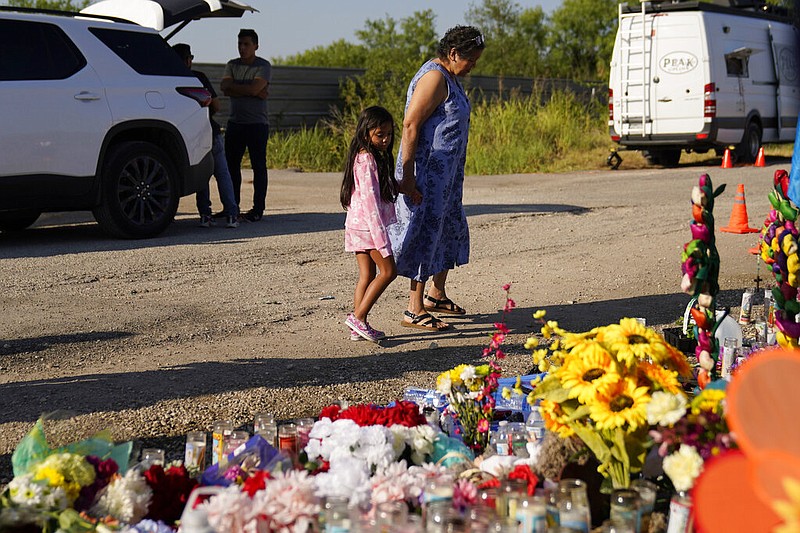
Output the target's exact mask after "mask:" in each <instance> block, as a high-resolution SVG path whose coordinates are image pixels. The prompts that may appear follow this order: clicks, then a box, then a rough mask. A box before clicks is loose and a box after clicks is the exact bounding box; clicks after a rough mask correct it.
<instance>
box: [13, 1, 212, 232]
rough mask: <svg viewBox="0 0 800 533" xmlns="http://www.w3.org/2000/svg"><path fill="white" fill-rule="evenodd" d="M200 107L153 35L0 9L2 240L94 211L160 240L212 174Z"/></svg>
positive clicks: (178, 65) (90, 20) (112, 227)
mask: <svg viewBox="0 0 800 533" xmlns="http://www.w3.org/2000/svg"><path fill="white" fill-rule="evenodd" d="M209 101H210V95H209V93H208V91H206V90H205V89H203V87H202V85H201V84H200V82H199V81H198V79H197V78H196V77H194V76H193V75H192V73H191V72H190V71H189V69H187V68H186V66H185V65H184V64H183V62H182V61H181V60H180V58H179V57H178V55H177V54H175V52H174V51H173V50H172V49H171V48H170V46H169V45H168V44H167V43H166V42H165V41H164V39H162V38H161V36H160V35H159V34H158V33H157V32H155V31H154V30H152V29H149V28H143V27H141V26H138V25H136V24H132V23H129V22H125V21H122V20H118V21H109V20H101V19H99V18H94V17H89V16H76V15H74V14H64V15H55V14H43V13H33V12H25V11H20V10H17V9H16V8H7V7H5V8H0V102H1V104H0V115H2V119H3V127H2V128H0V230H6V231H10V230H20V229H24V228H26V227H28V226H30V225H31V224H33V223H34V222H35V221H36V219H37V218H38V217H39V215H40V214H41V213H42V212H44V211H80V210H91V211H92V212H93V213H94V216H95V218H96V219H97V222H98V223H99V224H100V226H101V227H102V228H103V229H104V230H105V231H106V232H107V233H109V234H111V235H113V236H117V237H123V238H142V237H150V236H153V235H156V234H158V233H160V232H161V231H163V230H164V229H165V228H166V227H167V225H169V224H170V222H171V221H172V219H173V217H174V216H175V212H176V210H177V207H178V201H179V199H180V197H181V196H186V195H189V194H193V193H195V192H196V191H197V190H198V189H199V188H200V187H201V186H202V185H204V184H205V183H208V180H209V178H210V176H211V174H212V171H213V160H212V156H211V127H210V123H209V120H208V110H207V108H206V106H207V105H208V103H209Z"/></svg>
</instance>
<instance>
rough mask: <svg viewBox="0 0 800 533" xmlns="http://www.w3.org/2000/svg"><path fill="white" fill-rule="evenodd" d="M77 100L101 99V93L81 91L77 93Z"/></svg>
mask: <svg viewBox="0 0 800 533" xmlns="http://www.w3.org/2000/svg"><path fill="white" fill-rule="evenodd" d="M75 100H83V101H90V100H100V95H99V94H96V93H90V92H89V91H81V92H79V93H78V94H76V95H75Z"/></svg>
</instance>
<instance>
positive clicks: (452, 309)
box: [425, 294, 467, 315]
mask: <svg viewBox="0 0 800 533" xmlns="http://www.w3.org/2000/svg"><path fill="white" fill-rule="evenodd" d="M425 299H426V300H427V301H429V302H433V305H426V306H425V310H426V311H433V312H434V313H444V314H446V315H466V314H467V311H466V310H465V309H464V308H463V307H459V306H457V305H456V304H455V302H453V300H451V299H450V298H442V299H441V300H437V299H436V298H434V297H433V296H428V295H427V294H426V295H425Z"/></svg>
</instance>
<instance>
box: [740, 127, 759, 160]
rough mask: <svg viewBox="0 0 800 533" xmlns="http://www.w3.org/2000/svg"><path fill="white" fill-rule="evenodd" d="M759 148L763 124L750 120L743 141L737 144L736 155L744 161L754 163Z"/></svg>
mask: <svg viewBox="0 0 800 533" xmlns="http://www.w3.org/2000/svg"><path fill="white" fill-rule="evenodd" d="M759 148H761V126H759V125H758V124H757V123H755V122H752V121H751V122H748V123H747V127H746V128H745V130H744V137H742V142H740V143H739V144H738V146H736V157H737V159H738V160H739V161H741V162H742V163H754V162H755V160H756V157H758V149H759Z"/></svg>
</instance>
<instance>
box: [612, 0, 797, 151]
mask: <svg viewBox="0 0 800 533" xmlns="http://www.w3.org/2000/svg"><path fill="white" fill-rule="evenodd" d="M719 2H720V0H717V3H715V4H709V3H702V2H685V1H679V0H672V1H665V2H643V3H641V5H637V6H635V7H629V6H628V5H627V4H621V5H620V7H619V26H618V30H617V37H616V42H615V44H614V53H613V57H612V60H611V74H610V80H609V90H608V100H609V101H608V110H609V120H608V127H609V133H610V135H611V139H612V140H613V141H615V142H618V143H619V144H620V146H622V147H624V148H625V149H629V150H642V151H643V153H644V155H645V157H646V158H647V159H648V161H649V162H651V163H653V164H661V165H664V166H676V165H677V164H678V162H679V160H680V157H681V151H682V150H686V151H687V152H691V151H695V152H701V153H704V152H707V151H708V150H715V151H717V153H720V154H721V153H722V152H723V151H724V150H725V148H726V147H728V146H730V145H734V146H735V147H736V149H735V155H736V157H737V159H738V160H739V161H744V162H752V161H754V160H755V158H756V156H757V155H758V150H759V148H760V147H761V145H762V143H780V142H793V141H794V138H795V128H796V126H797V115H798V111H800V70H798V50H800V46H798V30H797V28H795V27H794V26H793V25H792V24H791V22H790V21H789V19H788V18H787V17H785V16H780V15H778V14H777V13H774V12H769V11H765V10H764V9H763V8H761V9H757V8H756V7H754V6H753V3H754V2H748V1H747V0H729V3H728V2H725V3H726V4H728V5H724V6H723V5H720V4H719ZM743 4H749V6H747V7H744V6H743Z"/></svg>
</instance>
